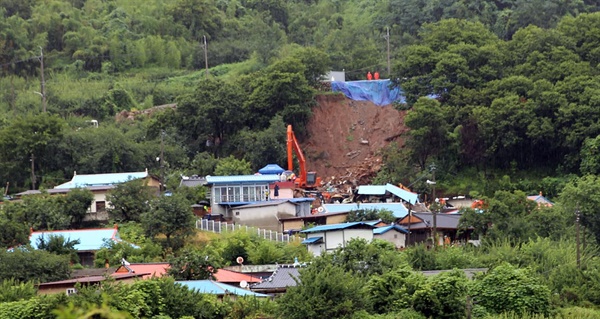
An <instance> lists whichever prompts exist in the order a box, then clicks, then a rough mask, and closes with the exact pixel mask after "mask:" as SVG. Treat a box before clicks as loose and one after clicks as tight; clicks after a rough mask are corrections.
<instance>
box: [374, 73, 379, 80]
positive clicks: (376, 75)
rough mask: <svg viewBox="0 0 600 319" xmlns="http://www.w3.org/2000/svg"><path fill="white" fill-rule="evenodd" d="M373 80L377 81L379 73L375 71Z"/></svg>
mask: <svg viewBox="0 0 600 319" xmlns="http://www.w3.org/2000/svg"><path fill="white" fill-rule="evenodd" d="M375 80H379V72H377V71H375Z"/></svg>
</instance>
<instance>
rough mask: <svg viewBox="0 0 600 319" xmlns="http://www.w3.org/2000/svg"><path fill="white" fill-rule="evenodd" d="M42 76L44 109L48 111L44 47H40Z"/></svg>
mask: <svg viewBox="0 0 600 319" xmlns="http://www.w3.org/2000/svg"><path fill="white" fill-rule="evenodd" d="M39 60H40V77H41V82H42V83H41V88H40V89H41V91H42V92H41V93H40V95H41V96H42V110H43V111H44V113H46V81H45V80H44V49H42V47H40V57H39Z"/></svg>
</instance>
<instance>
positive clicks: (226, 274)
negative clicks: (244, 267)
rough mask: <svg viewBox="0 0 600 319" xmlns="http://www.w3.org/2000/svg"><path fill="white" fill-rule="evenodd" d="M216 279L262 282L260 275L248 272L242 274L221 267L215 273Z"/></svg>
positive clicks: (221, 280)
mask: <svg viewBox="0 0 600 319" xmlns="http://www.w3.org/2000/svg"><path fill="white" fill-rule="evenodd" d="M214 277H215V280H216V281H218V282H242V281H246V282H247V283H253V282H260V278H259V277H254V276H250V275H247V274H242V273H239V272H235V271H231V270H227V269H219V270H217V272H216V273H215V274H214Z"/></svg>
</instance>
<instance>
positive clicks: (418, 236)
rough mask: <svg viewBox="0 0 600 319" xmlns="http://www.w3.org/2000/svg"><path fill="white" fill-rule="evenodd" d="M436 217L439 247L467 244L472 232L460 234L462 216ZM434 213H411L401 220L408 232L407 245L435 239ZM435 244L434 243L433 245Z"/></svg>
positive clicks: (446, 215)
mask: <svg viewBox="0 0 600 319" xmlns="http://www.w3.org/2000/svg"><path fill="white" fill-rule="evenodd" d="M435 215H436V229H437V232H438V235H437V237H438V245H440V246H441V245H444V244H448V243H454V242H467V241H468V240H469V236H470V235H471V233H472V230H466V231H465V232H463V233H461V234H458V225H459V221H460V218H461V217H462V214H442V213H438V214H435ZM433 218H434V214H433V213H417V212H415V213H411V216H406V217H405V218H403V219H401V220H400V221H399V222H398V224H399V225H400V226H402V227H403V228H405V229H406V230H408V232H409V233H408V235H407V236H408V237H407V241H406V245H407V246H408V245H412V244H417V243H430V241H431V239H432V238H433ZM431 244H433V243H431Z"/></svg>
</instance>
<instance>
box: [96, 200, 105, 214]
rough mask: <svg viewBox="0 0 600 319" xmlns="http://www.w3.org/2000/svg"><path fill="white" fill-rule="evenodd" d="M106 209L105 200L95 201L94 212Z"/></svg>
mask: <svg viewBox="0 0 600 319" xmlns="http://www.w3.org/2000/svg"><path fill="white" fill-rule="evenodd" d="M105 210H106V202H105V201H97V202H96V212H97V213H99V212H103V211H105Z"/></svg>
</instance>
